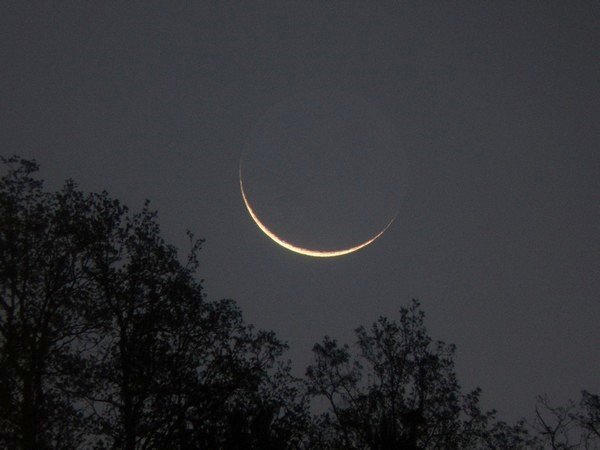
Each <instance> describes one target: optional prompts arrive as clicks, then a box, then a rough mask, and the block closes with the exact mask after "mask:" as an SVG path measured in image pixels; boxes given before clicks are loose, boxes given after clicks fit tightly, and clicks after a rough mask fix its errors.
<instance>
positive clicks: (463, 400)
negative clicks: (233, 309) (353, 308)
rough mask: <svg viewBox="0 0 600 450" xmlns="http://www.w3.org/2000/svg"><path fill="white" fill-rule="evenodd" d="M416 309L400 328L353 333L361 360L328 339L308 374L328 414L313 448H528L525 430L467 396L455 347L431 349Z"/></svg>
mask: <svg viewBox="0 0 600 450" xmlns="http://www.w3.org/2000/svg"><path fill="white" fill-rule="evenodd" d="M423 320H424V314H423V312H422V311H421V310H420V308H419V303H418V302H417V301H413V303H412V305H411V307H410V308H408V309H402V310H401V312H400V319H399V321H398V322H396V321H391V320H389V319H387V318H383V317H382V318H381V319H379V320H378V321H377V322H376V323H374V324H373V325H372V327H371V328H370V329H366V328H364V327H360V328H358V329H357V330H356V335H357V355H356V356H355V357H354V358H353V357H352V356H351V353H350V348H349V347H348V346H340V345H339V344H338V343H337V342H336V341H335V340H333V339H331V338H328V337H326V338H325V339H324V341H323V342H322V343H321V344H317V345H315V347H314V349H313V352H314V355H315V362H314V364H313V365H311V366H310V367H309V368H308V370H307V379H308V381H307V382H308V386H309V389H310V392H311V393H312V394H314V395H317V396H322V397H324V398H325V399H326V400H327V402H328V404H329V409H328V411H327V412H325V413H324V414H323V415H322V416H321V417H320V418H319V421H318V425H317V427H316V432H315V433H314V436H313V440H314V442H315V444H314V445H315V446H317V447H319V448H365V449H390V448H403V449H424V448H448V449H451V448H456V449H463V448H523V447H525V446H528V445H532V444H533V441H532V440H531V439H530V438H529V436H528V434H527V431H526V429H525V427H524V424H523V423H522V422H521V423H518V424H517V425H515V426H509V425H507V424H505V423H504V422H499V421H497V420H495V417H494V416H495V413H494V412H493V411H491V412H486V413H484V412H482V411H481V410H480V407H479V391H474V392H471V393H468V394H462V393H461V391H460V387H459V385H458V382H457V380H456V375H455V373H454V363H453V356H454V347H453V346H450V345H445V344H444V343H442V342H435V343H434V342H432V341H431V339H430V338H429V336H428V335H427V332H426V329H425V327H424V324H423Z"/></svg>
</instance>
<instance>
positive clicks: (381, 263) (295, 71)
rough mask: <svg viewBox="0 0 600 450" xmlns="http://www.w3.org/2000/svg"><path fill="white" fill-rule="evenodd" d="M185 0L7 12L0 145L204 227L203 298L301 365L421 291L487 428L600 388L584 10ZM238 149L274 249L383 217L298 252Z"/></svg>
mask: <svg viewBox="0 0 600 450" xmlns="http://www.w3.org/2000/svg"><path fill="white" fill-rule="evenodd" d="M190 3H192V2H190ZM193 3H194V4H193V5H190V4H188V3H180V4H178V5H176V4H175V2H163V3H156V2H139V3H137V4H134V2H127V3H126V4H123V3H122V2H115V3H109V2H72V3H71V4H70V5H69V6H65V4H64V3H63V5H62V6H56V5H55V6H51V5H49V4H47V3H46V2H36V1H32V2H3V4H2V6H1V7H0V61H1V66H0V138H1V139H2V147H1V150H0V153H2V154H5V155H7V154H12V153H19V154H21V155H22V156H25V157H32V158H36V159H37V160H38V162H40V164H41V165H42V174H43V177H44V178H45V179H46V180H47V182H48V185H49V186H50V187H57V186H59V184H60V182H61V181H62V180H64V179H65V178H67V177H72V178H74V179H75V180H76V181H78V182H79V184H80V186H81V187H82V188H83V189H85V190H101V189H107V190H108V191H109V192H110V193H111V194H112V195H113V196H115V197H117V198H120V199H121V200H123V201H124V202H125V203H127V204H129V205H130V206H132V207H139V206H140V205H141V204H142V201H143V199H145V198H150V199H151V200H152V203H153V205H154V207H156V208H157V209H158V210H159V214H160V221H161V224H162V226H163V231H164V234H165V236H166V237H167V239H168V240H169V241H171V242H173V243H174V244H175V245H177V246H178V247H179V248H180V249H181V250H185V249H186V247H187V245H186V238H185V235H184V231H185V229H186V228H189V229H191V230H193V231H194V232H195V233H196V235H197V236H199V237H203V238H206V244H205V247H204V250H203V251H202V261H203V263H202V268H201V271H200V276H201V277H202V278H205V279H206V287H207V292H208V295H209V296H210V297H211V298H215V299H216V298H220V297H231V298H234V299H235V300H237V301H238V302H239V304H240V305H241V307H242V308H243V310H244V312H245V315H246V317H247V319H248V320H249V321H251V322H253V323H255V324H256V325H257V326H259V327H264V328H269V329H273V330H275V331H276V332H277V333H278V335H279V336H280V337H281V338H282V339H284V340H287V341H288V342H289V344H290V346H291V351H290V353H289V356H290V358H292V360H293V361H294V363H295V364H296V367H297V370H298V372H302V371H303V368H304V366H305V365H306V364H307V363H308V361H309V358H310V350H311V347H312V345H313V343H314V342H316V341H318V340H320V339H321V338H322V336H323V335H324V334H329V335H332V336H336V337H338V338H340V339H341V340H342V341H350V340H351V339H352V330H353V329H354V328H355V327H356V326H358V325H360V324H368V323H370V322H371V321H373V320H375V319H376V318H377V317H378V316H379V315H388V316H391V317H394V316H397V311H398V310H399V308H400V307H401V306H402V305H406V304H408V302H409V300H410V299H411V298H419V299H421V301H422V304H423V307H424V310H425V312H426V314H427V317H428V319H427V323H428V327H429V331H430V333H431V335H432V336H433V337H434V338H436V339H442V340H445V341H447V342H452V343H455V344H456V345H457V346H458V354H457V368H458V374H459V377H460V380H461V382H462V384H463V385H464V386H465V387H467V388H473V387H475V386H481V387H482V389H483V391H484V404H485V405H486V406H488V407H496V408H497V409H499V411H500V412H501V414H502V415H503V416H504V417H506V418H508V419H514V418H516V417H519V416H521V415H527V414H529V413H530V412H531V411H532V409H533V404H534V398H535V396H536V395H537V394H540V393H544V392H545V393H548V395H549V396H550V398H552V399H556V400H557V401H564V400H565V399H566V398H568V397H572V398H575V397H577V396H578V395H579V390H581V389H583V388H585V389H589V390H592V391H595V392H598V391H600V352H599V351H598V348H599V347H600V346H599V343H600V327H599V325H598V324H599V323H600V301H599V295H598V294H599V292H600V274H599V262H600V261H599V259H600V248H599V247H600V240H599V239H598V236H599V235H600V229H599V228H600V227H599V219H600V211H599V200H600V182H599V180H600V173H599V172H600V170H599V169H600V157H599V152H598V143H599V142H600V139H599V137H600V136H599V129H600V127H599V124H598V117H600V108H599V106H600V105H599V92H598V80H599V77H600V70H599V69H600V64H599V58H598V55H600V48H599V47H600V45H599V42H600V32H599V27H598V23H599V21H600V3H598V2H591V1H590V2H562V3H559V2H511V3H508V2H495V3H489V2H486V3H478V2H462V3H459V4H456V3H452V4H450V3H446V2H419V3H418V6H416V5H415V4H414V3H413V2H411V3H404V2H398V3H392V2H377V4H375V2H362V3H354V2H339V3H335V2H308V1H306V2H283V1H275V2H193ZM384 5H385V6H384ZM367 150H368V151H367ZM244 151H245V153H244V161H245V162H246V161H247V162H248V164H247V168H248V170H247V180H246V182H247V185H248V189H249V193H250V194H251V197H252V201H253V202H254V203H255V205H256V208H257V210H259V211H260V214H261V215H262V216H264V218H265V220H266V221H267V220H268V221H269V223H270V224H271V225H272V226H273V227H276V228H277V230H278V232H280V233H282V235H283V234H285V236H284V237H285V238H286V239H288V240H291V241H292V242H299V243H306V244H307V245H308V244H311V245H322V246H330V247H331V246H333V247H335V246H338V245H345V244H346V243H348V242H354V241H355V240H366V238H368V237H370V235H372V234H373V233H375V232H376V231H377V230H378V229H379V228H381V227H382V226H383V225H384V224H385V223H386V221H387V220H389V217H391V216H393V214H395V213H396V212H398V218H397V219H396V222H395V223H394V224H393V225H392V227H390V229H389V230H388V231H387V232H386V233H385V234H384V235H383V236H382V237H381V238H380V239H379V240H378V241H376V242H375V243H374V244H372V245H371V246H369V247H367V248H366V249H363V250H362V251H360V252H358V253H354V254H352V255H349V256H346V257H342V258H339V259H313V258H308V257H304V256H302V255H297V254H293V253H291V252H289V251H287V250H285V249H283V248H281V247H279V246H277V245H276V244H275V243H273V242H272V241H270V240H269V239H268V238H267V237H266V236H265V235H264V234H262V233H261V231H260V230H259V229H258V228H257V227H256V225H255V224H254V223H253V222H252V220H251V218H250V217H249V215H248V214H247V212H246V210H245V208H244V205H243V202H242V199H241V196H240V191H239V184H238V165H239V161H240V157H241V156H242V153H243V152H244ZM245 167H246V166H245Z"/></svg>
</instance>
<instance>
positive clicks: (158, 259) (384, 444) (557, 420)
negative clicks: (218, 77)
mask: <svg viewBox="0 0 600 450" xmlns="http://www.w3.org/2000/svg"><path fill="white" fill-rule="evenodd" d="M2 163H3V166H4V171H3V173H2V176H1V177H0V448H8V449H13V448H20V449H36V450H37V449H75V448H96V449H128V450H130V449H131V450H133V449H165V448H169V449H286V448H316V449H347V448H348V449H349V448H356V449H396V448H401V449H428V448H444V449H468V448H490V449H491V448H498V449H505V448H511V449H513V448H526V447H527V448H530V447H534V448H540V446H541V445H545V446H549V447H551V448H555V449H568V448H598V446H599V442H600V400H599V398H598V396H597V395H593V394H591V393H589V392H587V391H584V392H583V393H582V398H581V400H580V402H579V403H578V404H575V403H573V402H571V403H569V404H568V405H567V406H563V407H554V406H550V404H549V403H548V401H547V400H546V399H545V398H540V399H539V401H538V405H537V408H536V413H537V415H536V422H535V424H534V428H535V429H536V430H537V431H538V433H539V439H537V438H532V437H531V436H530V435H529V434H528V432H527V430H526V428H525V425H524V422H522V421H521V422H519V423H517V424H516V425H508V424H506V423H504V422H502V421H498V420H497V419H496V417H495V412H494V411H489V412H484V411H482V410H481V407H480V405H479V397H480V391H479V390H475V391H473V392H469V393H463V392H462V391H461V389H460V386H459V384H458V381H457V379H456V374H455V371H454V362H453V358H454V347H453V346H451V345H446V344H444V343H442V342H433V341H432V340H431V338H430V337H429V335H428V334H427V331H426V329H425V326H424V313H423V312H422V311H421V309H420V306H419V304H418V302H416V301H414V302H413V303H412V305H411V306H410V307H409V308H405V309H402V310H401V311H400V316H399V319H398V321H394V320H390V319H387V318H383V317H382V318H381V319H379V320H378V321H377V322H376V323H374V324H373V325H372V326H371V327H370V328H368V329H367V328H364V327H360V328H358V329H357V330H356V336H357V343H356V348H355V354H354V355H353V354H352V353H351V348H350V347H348V346H346V345H339V344H338V343H337V341H336V340H334V339H331V338H328V337H326V338H325V339H324V340H323V342H322V343H319V344H316V345H315V347H314V349H313V352H314V363H313V364H312V365H310V366H309V367H308V369H307V372H306V379H305V380H298V379H295V378H294V377H293V376H292V375H291V372H290V366H289V362H287V361H285V360H284V359H283V354H284V352H285V350H286V345H285V344H284V343H282V342H281V341H279V340H278V339H277V337H276V336H275V335H274V334H273V333H272V332H266V331H261V330H255V329H254V328H253V327H252V326H250V325H248V324H246V323H245V322H244V320H243V317H242V314H241V312H240V310H239V309H238V308H237V306H236V305H235V303H234V302H233V301H231V300H220V301H209V300H208V299H207V298H206V297H205V294H204V292H203V288H202V283H201V282H200V281H198V280H197V278H196V271H197V269H198V265H199V260H198V252H199V251H200V248H201V244H202V241H201V240H197V239H195V238H194V237H193V235H192V234H191V233H189V238H190V251H189V254H188V255H187V258H185V260H184V261H183V262H182V261H181V260H180V258H179V256H178V254H177V251H176V250H175V248H173V247H172V246H170V245H168V244H167V243H165V242H164V240H163V238H162V237H161V233H160V229H159V227H158V222H157V217H156V213H155V212H153V211H152V210H151V209H150V208H149V205H148V204H146V205H145V206H144V208H143V209H142V211H141V212H139V213H136V214H133V213H130V212H129V210H128V209H127V208H126V207H125V206H123V205H122V204H121V203H120V202H119V201H117V200H115V199H112V198H110V196H109V195H108V194H107V193H106V192H103V193H99V194H97V193H91V194H85V193H83V192H81V191H79V190H78V189H77V187H76V186H75V184H74V183H73V182H71V181H68V182H66V183H65V185H64V186H63V188H62V189H60V190H59V191H57V192H53V193H50V192H46V191H44V190H43V184H42V182H41V181H40V180H38V179H36V178H35V172H37V170H38V167H37V165H36V164H35V162H32V161H27V160H23V159H21V158H18V157H11V158H2ZM311 398H312V399H315V400H316V399H325V400H326V402H327V404H328V408H327V411H325V412H324V413H322V414H320V415H318V416H315V417H312V418H311V417H310V414H309V400H310V399H311Z"/></svg>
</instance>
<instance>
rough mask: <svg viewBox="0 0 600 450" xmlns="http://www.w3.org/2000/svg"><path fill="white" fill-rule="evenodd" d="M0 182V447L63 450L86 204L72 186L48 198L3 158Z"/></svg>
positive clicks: (28, 169) (30, 168)
mask: <svg viewBox="0 0 600 450" xmlns="http://www.w3.org/2000/svg"><path fill="white" fill-rule="evenodd" d="M2 162H3V164H4V166H5V168H6V173H5V174H4V175H3V176H2V178H0V332H1V335H0V362H1V364H0V446H4V447H9V448H13V447H16V446H19V447H23V448H36V449H40V448H46V447H58V446H60V447H61V448H69V447H73V446H75V444H76V442H77V441H78V439H79V436H80V435H81V434H82V432H83V424H82V422H81V419H82V417H81V414H80V413H79V412H78V410H77V408H76V407H75V406H74V404H73V403H72V399H71V398H70V397H69V396H68V395H67V394H66V393H65V391H64V389H63V387H64V386H65V385H66V384H68V383H69V379H70V375H71V373H70V371H69V370H67V368H68V367H70V366H71V365H73V364H75V365H77V364H78V358H79V354H78V352H76V351H74V348H75V347H77V342H78V341H80V340H81V339H82V337H83V336H84V335H85V333H86V332H87V328H86V324H85V323H84V321H83V320H82V317H81V316H80V315H79V314H78V313H79V312H80V311H81V310H82V308H83V305H84V304H85V303H86V302H87V299H88V298H89V295H90V292H89V287H88V285H87V280H86V277H85V275H84V273H85V271H86V267H87V266H88V255H87V254H86V252H85V248H86V239H87V236H88V228H89V227H88V223H89V221H88V219H89V212H90V208H89V206H90V205H89V199H88V198H86V197H85V196H83V195H82V194H81V193H80V192H77V191H76V190H75V188H74V185H73V184H72V183H71V182H67V183H66V184H65V186H64V188H63V189H62V190H61V191H59V192H56V193H54V194H49V193H45V192H43V190H42V182H41V181H38V180H35V179H34V178H32V176H31V174H32V173H33V172H35V171H37V169H38V167H37V165H36V164H35V163H34V162H31V161H25V160H21V159H20V158H17V157H12V158H2Z"/></svg>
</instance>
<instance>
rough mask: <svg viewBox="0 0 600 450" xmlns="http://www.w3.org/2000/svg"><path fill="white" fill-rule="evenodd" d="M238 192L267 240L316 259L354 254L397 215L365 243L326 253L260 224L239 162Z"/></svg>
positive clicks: (385, 228)
mask: <svg viewBox="0 0 600 450" xmlns="http://www.w3.org/2000/svg"><path fill="white" fill-rule="evenodd" d="M240 191H241V192H242V198H243V199H244V204H245V205H246V209H247V210H248V213H249V214H250V217H252V220H254V222H255V223H256V225H258V228H260V230H261V231H262V232H263V233H265V234H266V235H267V236H268V237H269V238H271V239H272V240H273V241H275V242H276V243H277V244H279V245H281V246H282V247H283V248H286V249H288V250H291V251H292V252H295V253H299V254H301V255H306V256H312V257H316V258H333V257H335V256H343V255H347V254H349V253H354V252H356V251H358V250H360V249H362V248H365V247H366V246H367V245H369V244H372V243H373V242H375V241H376V240H377V239H378V238H379V237H380V236H381V235H382V234H383V233H385V231H386V230H387V229H388V228H389V227H390V225H391V224H392V222H394V220H396V217H397V215H395V216H394V217H392V219H391V220H390V221H389V222H388V223H387V225H386V226H385V227H384V228H383V229H382V230H381V231H379V232H378V233H377V234H376V235H374V236H373V237H371V239H369V240H368V241H365V242H363V243H361V244H358V245H355V246H354V247H349V248H343V249H339V250H327V251H325V250H314V249H309V248H303V247H299V246H297V245H294V244H292V243H290V242H288V241H286V240H284V239H282V238H280V237H279V236H277V235H276V234H275V233H273V232H272V231H271V230H269V229H268V228H267V226H266V225H265V224H264V223H262V222H261V220H260V219H259V218H258V216H257V215H256V213H255V212H254V210H253V209H252V206H250V202H249V201H248V198H247V197H246V193H245V192H244V182H243V181H242V163H241V161H240Z"/></svg>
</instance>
